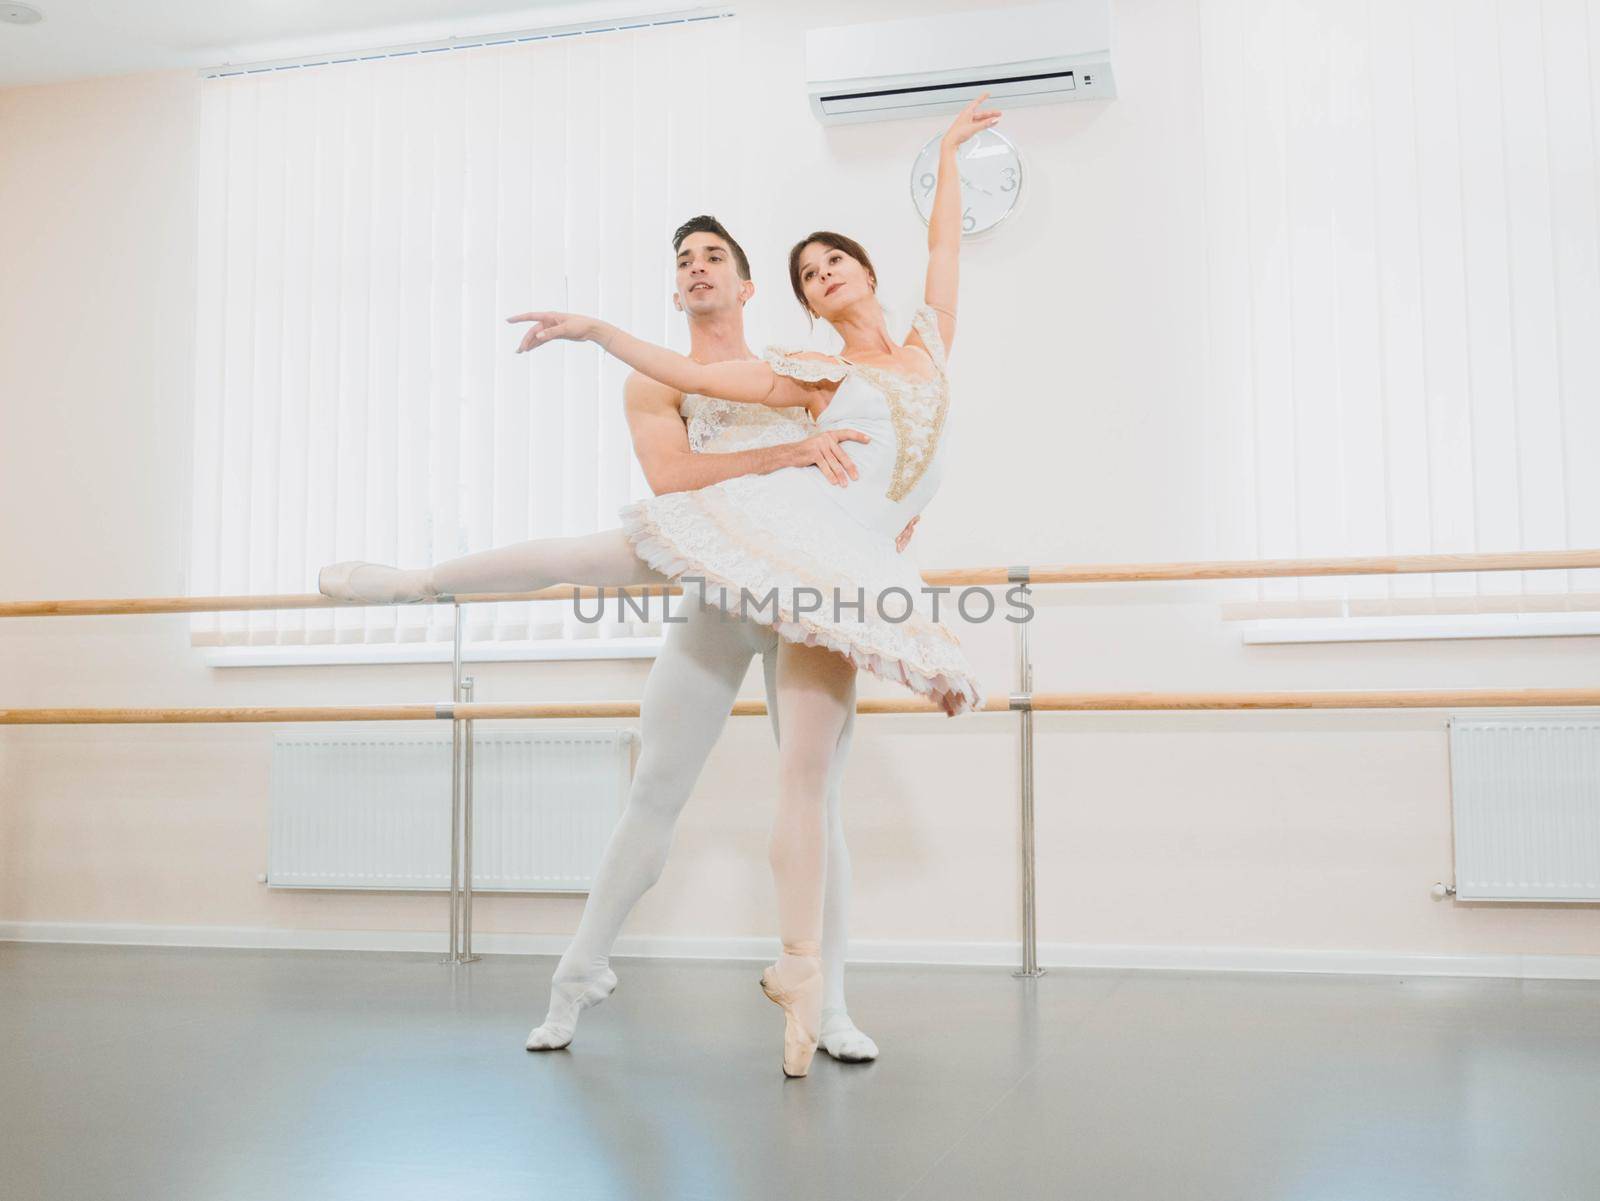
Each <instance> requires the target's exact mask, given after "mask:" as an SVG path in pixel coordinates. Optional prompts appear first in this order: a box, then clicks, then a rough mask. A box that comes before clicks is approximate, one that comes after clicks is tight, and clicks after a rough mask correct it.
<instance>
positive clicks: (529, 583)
mask: <svg viewBox="0 0 1600 1201" xmlns="http://www.w3.org/2000/svg"><path fill="white" fill-rule="evenodd" d="M363 570H367V569H363ZM404 574H406V575H410V574H411V573H404ZM664 580H665V577H664V576H662V575H660V574H659V573H658V572H656V571H654V570H653V569H651V568H650V567H648V566H646V565H645V563H644V561H643V560H641V559H640V558H639V557H638V555H637V554H635V553H634V551H633V548H632V546H631V544H630V543H629V542H628V540H627V537H626V535H624V534H623V532H622V531H621V530H620V529H617V530H606V531H602V532H601V533H597V534H590V535H584V536H580V537H575V538H541V539H534V540H532V541H528V542H520V543H516V544H514V545H511V546H505V547H499V548H496V549H494V550H488V551H482V552H480V553H478V554H472V555H466V556H463V557H462V558H459V559H452V560H449V561H448V562H445V563H441V564H438V565H436V566H435V567H433V568H429V569H423V570H422V571H420V572H418V573H417V574H416V578H415V580H414V581H412V583H413V584H414V585H416V586H419V587H420V588H421V590H423V591H425V592H427V593H430V594H433V595H454V596H461V595H467V594H471V593H485V592H527V591H533V590H535V589H538V588H544V587H548V586H550V585H552V584H557V583H569V584H648V583H660V582H663V581H664ZM674 616H675V617H681V618H684V619H685V620H684V621H683V622H682V623H681V624H680V623H676V622H675V623H672V624H669V625H668V627H667V636H666V640H665V645H664V646H663V647H662V649H661V652H660V654H659V655H658V656H657V658H656V661H655V664H654V666H653V667H652V668H651V670H650V674H649V677H648V678H647V680H646V682H645V687H644V697H643V700H642V702H641V706H640V714H639V719H640V732H641V735H642V749H641V751H640V755H639V762H638V767H637V769H636V771H635V773H634V777H633V783H632V785H631V787H630V788H629V791H628V801H627V805H626V807H625V809H624V810H623V814H622V818H621V820H620V821H619V822H618V823H617V827H616V829H615V831H613V833H612V835H611V840H610V842H609V843H608V844H607V846H606V850H605V854H604V856H603V858H602V859H601V862H600V867H599V870H598V872H597V873H596V876H595V881H594V885H593V887H592V888H591V889H590V892H589V899H588V901H587V903H586V904H585V905H584V909H583V917H582V919H581V920H580V922H579V924H578V931H577V934H576V935H575V936H574V937H573V940H572V945H571V946H570V947H568V949H567V951H566V953H565V954H564V955H562V957H561V961H560V963H559V964H558V965H557V967H556V971H555V975H554V978H553V980H552V987H551V998H550V1010H549V1013H548V1015H547V1016H546V1019H545V1022H544V1024H543V1025H541V1026H540V1027H538V1028H537V1029H536V1030H535V1031H534V1033H533V1035H531V1036H530V1042H529V1046H530V1047H532V1046H539V1047H558V1046H565V1045H566V1043H568V1042H570V1041H571V1038H572V1034H573V1032H574V1030H575V1029H576V1025H577V1017H578V1014H579V1012H581V1011H582V1009H584V1008H586V1007H587V1006H588V1005H592V1004H595V1003H597V1002H598V1001H600V1000H603V999H604V998H605V996H607V995H609V993H610V991H611V988H612V987H614V986H615V982H616V980H615V976H614V975H613V974H612V973H611V971H610V955H611V947H612V945H613V943H614V942H615V941H616V938H617V936H618V934H619V933H620V931H621V929H622V925H623V922H624V921H625V920H626V918H627V916H628V914H629V913H630V912H631V911H632V909H633V907H634V906H635V905H636V904H637V903H638V901H639V898H640V897H641V896H643V895H644V893H645V892H646V891H647V890H649V888H650V887H651V886H652V885H654V884H655V882H656V881H657V880H658V879H659V878H660V876H661V871H662V868H663V867H664V866H665V864H666V860H667V852H668V849H669V848H670V846H671V843H672V833H673V827H674V826H675V824H676V822H677V819H678V814H679V813H680V812H681V811H682V810H683V806H684V804H685V803H686V802H687V801H688V799H689V796H690V793H691V792H692V791H693V789H694V784H695V781H696V779H697V778H698V777H699V775H700V770H701V768H702V767H704V766H705V761H706V758H707V757H708V756H709V755H710V753H711V748H712V746H713V745H714V744H715V743H716V741H717V738H718V737H719V736H720V735H721V733H722V727H723V725H724V723H725V722H726V721H727V719H728V713H729V710H730V709H731V708H732V707H733V702H734V698H735V696H736V695H737V693H738V689H739V685H740V683H742V682H743V680H744V676H745V673H746V671H747V670H748V668H749V665H750V657H751V656H752V655H753V654H756V653H758V652H759V653H760V654H761V655H762V659H763V664H762V666H763V676H764V681H765V684H766V692H767V709H768V712H769V713H770V714H771V717H772V725H773V733H774V735H775V736H776V737H777V739H778V757H779V771H778V781H779V785H778V809H777V815H776V818H775V820H774V824H773V832H772V840H771V843H770V846H769V858H770V861H771V864H772V869H773V879H774V882H775V884H776V889H777V897H778V928H779V934H780V937H781V938H782V940H783V942H784V943H785V944H799V943H806V942H816V941H820V942H821V944H822V945H821V952H822V969H823V979H824V991H823V1002H822V1004H823V1046H824V1048H825V1049H826V1050H828V1051H829V1052H830V1053H831V1054H835V1055H837V1056H839V1057H840V1058H850V1059H866V1058H871V1057H873V1056H875V1055H876V1053H877V1048H876V1047H875V1046H873V1045H872V1042H871V1040H870V1039H868V1038H867V1037H866V1035H864V1034H862V1033H861V1032H860V1031H858V1030H856V1029H855V1027H854V1026H853V1024H851V1022H850V1021H849V1018H848V1016H847V1013H846V1006H845V995H844V962H845V952H846V944H847V941H848V929H849V907H850V851H849V848H848V847H847V846H846V844H845V836H844V819H843V815H842V812H841V807H840V798H839V779H840V776H841V774H842V772H843V768H844V763H845V759H846V757H847V754H848V752H849V748H850V736H851V732H852V730H853V727H854V722H855V669H854V667H853V666H852V665H851V664H850V663H849V661H848V660H847V659H845V658H844V657H843V656H842V655H839V654H836V653H835V652H833V651H829V650H825V649H823V648H820V647H805V646H798V645H796V644H794V643H790V642H784V641H781V640H780V639H778V638H777V636H776V635H775V634H773V632H772V631H771V630H770V629H769V628H768V627H766V626H762V625H759V624H757V623H754V622H750V621H744V620H740V619H737V618H733V617H729V616H727V615H725V614H723V613H722V612H721V611H720V610H718V609H716V608H714V607H712V606H706V605H702V604H700V603H699V601H698V598H697V597H695V596H694V595H693V594H692V593H689V592H686V593H685V595H684V597H683V598H682V600H681V601H680V603H679V604H678V606H677V607H676V612H675V614H674Z"/></svg>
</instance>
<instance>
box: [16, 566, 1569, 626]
mask: <svg viewBox="0 0 1600 1201" xmlns="http://www.w3.org/2000/svg"><path fill="white" fill-rule="evenodd" d="M1583 567H1600V550H1529V551H1512V552H1509V553H1505V554H1488V553H1484V554H1459V555H1387V556H1384V555H1378V556H1363V557H1356V558H1343V559H1234V560H1217V561H1213V562H1196V563H1104V564H1080V565H1076V566H1074V565H1071V564H1067V565H1063V566H1054V567H1052V566H1043V567H1029V568H1028V569H1027V570H1028V583H1030V584H1114V583H1131V582H1134V581H1139V580H1245V579H1284V578H1289V577H1295V576H1336V575H1414V574H1419V573H1432V572H1441V573H1447V572H1459V571H1540V570H1551V569H1554V570H1563V569H1564V570H1573V569H1576V568H1583ZM1012 570H1013V569H1012V568H1009V567H975V568H947V569H945V570H941V571H925V572H923V573H922V578H923V580H924V581H925V582H926V583H929V584H932V585H934V586H935V587H943V586H951V587H954V586H958V585H975V586H986V585H1001V584H1007V583H1010V582H1011V571H1012ZM604 590H605V592H607V593H611V594H615V593H617V592H627V593H629V594H630V595H635V596H642V595H671V596H676V595H678V594H679V593H681V592H682V591H683V590H682V589H681V588H679V587H677V586H676V585H670V584H669V585H663V584H634V585H629V586H627V587H621V586H619V587H611V586H609V585H607V586H606V587H605V589H604ZM600 592H601V589H600V588H598V587H595V586H591V585H575V584H558V585H556V586H555V587H552V588H541V589H539V590H538V591H537V592H484V593H474V594H472V595H470V596H459V597H455V598H452V599H450V600H443V599H441V600H439V601H436V602H433V603H436V604H451V603H454V602H456V601H459V602H460V603H462V604H487V603H491V602H495V601H529V600H569V599H571V598H572V597H573V596H574V595H575V594H576V595H577V596H581V597H594V596H597V595H599V594H600ZM358 607H363V606H359V605H355V604H352V603H351V602H348V601H336V600H330V599H329V598H328V597H325V596H322V595H321V594H320V593H310V594H304V595H285V596H169V597H144V598H136V599H130V600H55V601H49V600H46V601H0V617H95V616H111V615H116V614H151V613H224V612H234V611H238V610H266V609H348V608H358Z"/></svg>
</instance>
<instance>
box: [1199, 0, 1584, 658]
mask: <svg viewBox="0 0 1600 1201" xmlns="http://www.w3.org/2000/svg"><path fill="white" fill-rule="evenodd" d="M1588 20H1589V19H1588V16H1587V12H1586V8H1585V6H1584V5H1583V4H1558V5H1549V4H1546V5H1542V6H1541V5H1537V4H1511V5H1498V6H1496V5H1492V4H1467V5H1458V4H1448V3H1433V2H1428V0H1395V2H1394V3H1383V4H1365V5H1362V4H1340V3H1315V4H1295V5H1280V4H1276V3H1271V2H1267V0H1217V2H1213V3H1207V4H1206V5H1204V6H1203V7H1202V16H1201V53H1202V73H1203V96H1202V98H1201V99H1202V102H1203V104H1204V124H1205V141H1206V147H1205V170H1206V182H1205V194H1204V196H1203V198H1202V197H1197V198H1196V200H1197V202H1200V201H1202V200H1203V203H1204V206H1205V225H1206V239H1207V264H1208V276H1209V281H1208V288H1209V294H1208V297H1207V322H1208V338H1209V351H1210V362H1209V378H1208V380H1207V382H1206V387H1207V392H1208V398H1209V403H1210V406H1211V408H1210V411H1211V413H1212V414H1213V417H1214V421H1215V428H1216V430H1217V446H1216V448H1215V449H1216V458H1215V460H1214V461H1215V462H1216V463H1217V465H1218V468H1219V470H1218V476H1217V478H1218V479H1219V481H1220V484H1221V487H1220V490H1219V493H1218V501H1219V505H1220V511H1221V520H1220V529H1219V533H1220V542H1221V545H1222V548H1223V549H1222V553H1223V554H1224V555H1225V556H1226V557H1229V558H1279V557H1284V558H1287V557H1297V556H1335V555H1372V554H1386V553H1397V554H1400V553H1426V552H1438V553H1450V552H1469V551H1515V550H1544V549H1561V548H1581V547H1593V546H1600V472H1596V471H1595V470H1594V467H1593V465H1594V464H1595V463H1596V462H1597V461H1600V338H1597V337H1596V336H1595V331H1596V330H1597V329H1600V206H1597V180H1596V166H1595V164H1596V149H1595V148H1596V146H1597V144H1600V140H1597V139H1600V131H1597V129H1596V124H1595V122H1596V119H1597V110H1600V87H1597V85H1600V76H1597V74H1596V69H1595V65H1594V62H1593V61H1592V57H1591V47H1592V46H1593V45H1595V43H1593V42H1592V40H1591V36H1592V31H1591V30H1590V29H1589V27H1588ZM1537 611H1546V612H1548V611H1557V612H1567V613H1570V612H1575V611H1589V612H1595V611H1600V571H1596V570H1578V571H1534V572H1485V573H1481V574H1479V575H1467V574H1461V575H1408V576H1390V577H1375V576H1364V577H1351V578H1342V579H1341V578H1327V579H1306V580H1271V581H1262V582H1260V583H1259V584H1250V585H1248V587H1241V588H1240V589H1239V591H1238V594H1237V602H1236V603H1234V604H1230V605H1228V606H1226V607H1225V613H1226V615H1228V616H1233V617H1252V618H1279V619H1283V618H1290V619H1293V618H1306V619H1324V620H1325V619H1326V618H1329V617H1333V618H1336V619H1344V620H1345V621H1347V622H1348V621H1350V620H1351V619H1352V618H1356V617H1358V616H1360V615H1367V616H1371V617H1373V618H1374V619H1378V618H1383V617H1393V616H1400V615H1415V614H1447V613H1455V612H1465V613H1470V614H1482V613H1493V612H1501V613H1511V614H1514V613H1526V612H1537ZM1506 621H1507V622H1508V623H1509V625H1508V632H1514V631H1513V630H1512V629H1511V628H1510V627H1512V626H1515V624H1516V621H1515V619H1514V618H1507V619H1506ZM1388 624H1389V625H1396V623H1394V622H1389V623H1388ZM1439 624H1440V625H1441V627H1442V626H1443V625H1445V624H1448V623H1447V622H1441V623H1439ZM1479 624H1480V625H1481V624H1482V622H1481V620H1480V622H1479ZM1525 624H1528V623H1525ZM1541 628H1543V627H1541ZM1552 628H1553V627H1552Z"/></svg>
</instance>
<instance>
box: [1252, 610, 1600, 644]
mask: <svg viewBox="0 0 1600 1201" xmlns="http://www.w3.org/2000/svg"><path fill="white" fill-rule="evenodd" d="M1238 625H1239V641H1240V642H1243V643H1246V644H1259V643H1281V642H1398V641H1409V640H1418V639H1433V638H1555V637H1570V636H1573V635H1585V634H1587V635H1595V634H1600V613H1422V614H1415V615H1394V616H1382V617H1274V618H1258V619H1255V620H1247V621H1240V622H1239V623H1238Z"/></svg>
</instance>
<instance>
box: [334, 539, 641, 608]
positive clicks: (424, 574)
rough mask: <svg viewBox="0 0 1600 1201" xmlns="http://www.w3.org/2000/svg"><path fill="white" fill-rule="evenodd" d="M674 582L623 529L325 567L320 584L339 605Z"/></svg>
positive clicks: (398, 602)
mask: <svg viewBox="0 0 1600 1201" xmlns="http://www.w3.org/2000/svg"><path fill="white" fill-rule="evenodd" d="M667 582H668V581H667V577H666V576H664V575H662V574H661V573H660V572H658V571H655V570H653V569H651V568H649V567H647V566H645V562H644V560H643V559H641V558H639V556H638V555H637V554H635V553H634V550H633V545H632V544H631V543H630V542H629V541H628V537H627V535H626V534H625V533H623V531H622V530H621V528H620V527H619V528H618V529H614V530H602V531H600V532H599V533H597V534H582V535H580V536H578V537H575V538H533V539H530V540H529V541H527V542H514V543H512V544H511V545H510V546H497V547H495V548H494V549H493V550H485V551H479V552H478V553H477V554H472V555H463V556H462V557H461V558H459V559H449V560H446V561H445V562H443V563H436V564H435V565H434V566H432V567H418V568H413V569H401V568H397V567H385V566H383V565H382V564H379V563H356V562H347V563H335V564H333V565H332V566H329V567H324V568H323V569H322V572H321V574H320V575H319V576H318V577H317V587H318V588H319V589H320V590H321V591H322V593H323V594H324V595H326V596H331V597H333V598H335V599H336V600H347V601H365V602H367V603H368V604H374V605H392V604H404V603H409V602H413V601H430V600H433V599H435V598H436V597H440V596H470V595H472V594H474V593H484V592H534V591H537V590H538V589H540V588H548V587H550V586H551V585H553V584H594V585H600V584H617V585H626V584H664V583H667Z"/></svg>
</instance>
